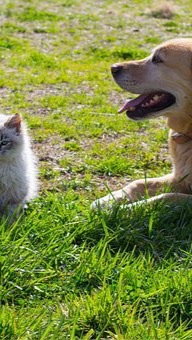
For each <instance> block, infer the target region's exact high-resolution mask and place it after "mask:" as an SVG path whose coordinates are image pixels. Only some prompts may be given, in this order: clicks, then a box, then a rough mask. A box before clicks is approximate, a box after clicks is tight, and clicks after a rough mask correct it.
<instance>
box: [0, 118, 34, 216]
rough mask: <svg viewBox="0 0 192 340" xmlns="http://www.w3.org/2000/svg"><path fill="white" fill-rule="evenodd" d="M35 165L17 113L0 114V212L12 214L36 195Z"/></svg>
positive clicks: (24, 128)
mask: <svg viewBox="0 0 192 340" xmlns="http://www.w3.org/2000/svg"><path fill="white" fill-rule="evenodd" d="M37 188H38V185H37V168H36V161H35V157H34V154H33V152H32V150H31V147H30V140H29V136H28V133H27V129H26V126H25V124H24V123H23V121H22V119H21V116H20V115H19V114H16V115H14V116H7V115H0V214H5V213H6V214H7V213H8V215H10V214H12V213H13V212H14V211H15V210H17V211H18V210H20V208H22V207H24V205H25V203H26V202H27V201H30V200H31V199H32V198H34V197H35V196H36V195H37Z"/></svg>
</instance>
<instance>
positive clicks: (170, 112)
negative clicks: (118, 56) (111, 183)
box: [92, 39, 192, 208]
mask: <svg viewBox="0 0 192 340" xmlns="http://www.w3.org/2000/svg"><path fill="white" fill-rule="evenodd" d="M111 71H112V74H113V77H114V79H115V81H116V83H117V84H118V85H119V86H120V87H121V88H123V89H124V90H127V91H130V92H132V93H136V94H138V93H139V94H141V95H140V96H139V97H138V98H136V99H133V100H130V101H127V102H126V103H125V104H124V106H123V107H122V108H121V109H120V110H119V112H123V111H126V113H127V116H128V117H129V118H131V119H133V120H143V119H145V118H155V117H158V116H162V115H163V116H166V117H167V124H168V127H169V128H170V133H169V148H170V153H171V157H172V161H173V170H172V173H171V174H169V175H166V176H163V177H160V178H151V179H147V180H146V179H145V180H144V179H143V180H136V181H134V182H132V183H130V184H129V185H127V186H126V187H124V188H123V189H121V190H118V191H114V192H112V193H111V194H109V195H107V196H105V197H103V198H101V199H98V200H96V201H95V202H93V204H92V207H93V208H96V207H98V206H100V207H101V208H102V207H105V206H108V205H109V204H110V203H112V202H114V201H121V200H127V202H138V201H139V200H141V199H142V197H143V196H145V194H146V192H147V194H148V195H149V196H150V197H151V198H149V199H148V200H147V201H148V202H151V201H154V200H159V199H161V200H168V201H175V200H176V201H177V200H187V201H188V200H189V201H191V202H192V195H191V194H192V39H175V40H171V41H168V42H165V43H163V44H161V45H160V46H158V47H157V48H156V49H155V50H154V51H153V53H152V54H151V55H150V56H149V57H148V58H145V59H143V60H139V61H131V62H124V63H118V64H114V65H113V66H112V68H111ZM164 185H166V186H167V187H169V189H170V193H164V194H160V195H157V193H159V192H160V190H161V188H162V187H163V186H164ZM155 195H157V196H155ZM139 202H143V201H139ZM136 204H137V203H136Z"/></svg>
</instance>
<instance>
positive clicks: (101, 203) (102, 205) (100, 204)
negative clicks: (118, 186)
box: [91, 196, 115, 210]
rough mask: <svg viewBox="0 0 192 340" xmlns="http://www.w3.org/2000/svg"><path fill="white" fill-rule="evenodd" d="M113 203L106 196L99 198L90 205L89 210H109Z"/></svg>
mask: <svg viewBox="0 0 192 340" xmlns="http://www.w3.org/2000/svg"><path fill="white" fill-rule="evenodd" d="M114 202H115V200H114V199H109V198H108V197H107V196H106V197H102V198H99V199H97V200H95V201H94V202H92V203H91V210H106V209H110V208H111V207H112V205H113V203H114Z"/></svg>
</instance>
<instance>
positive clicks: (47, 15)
mask: <svg viewBox="0 0 192 340" xmlns="http://www.w3.org/2000/svg"><path fill="white" fill-rule="evenodd" d="M160 7H161V6H160ZM162 9H163V7H162ZM157 14H158V15H157ZM191 25H192V14H191V2H190V1H189V0H187V1H185V3H184V2H182V1H181V0H177V1H175V2H174V11H173V15H172V16H171V17H170V19H166V18H164V15H163V13H162V12H161V9H160V12H159V6H158V13H157V10H156V3H154V2H153V1H149V0H148V1H147V0H145V1H141V0H138V1H124V0H123V1H121V2H115V1H112V0H106V1H102V2H101V1H100V2H94V1H93V0H89V1H80V0H66V1H61V0H54V1H50V0H47V1H45V0H41V1H35V0H30V1H22V0H16V1H13V0H9V1H8V0H6V1H4V2H3V4H2V6H1V31H0V61H1V62H0V105H1V112H3V113H7V114H10V113H11V112H12V113H16V112H20V113H21V114H22V115H23V117H24V118H25V120H26V122H27V124H28V126H29V129H30V134H31V137H32V141H33V148H34V152H35V153H36V154H37V156H38V157H39V179H40V183H41V189H40V194H39V197H38V199H36V200H35V201H34V202H32V203H31V204H30V206H29V207H28V209H27V210H26V211H25V213H24V214H23V215H22V216H21V217H20V218H19V219H18V220H17V221H16V222H15V223H13V224H12V225H10V224H8V223H7V221H6V220H5V219H1V242H0V260H1V264H0V285H1V289H0V303H1V310H0V338H2V339H6V340H9V339H11V340H12V339H14V340H15V339H18V340H21V339H22V340H24V339H45V338H48V339H85V340H86V339H120V340H129V339H131V340H132V339H144V340H148V339H151V340H152V339H171V340H172V339H191V338H192V323H191V320H192V307H191V305H192V290H191V286H192V271H191V263H192V253H191V226H192V213H191V208H190V207H189V206H182V205H181V206H176V207H175V206H167V205H162V204H154V205H152V206H150V207H149V206H145V205H143V206H141V207H135V208H133V209H128V208H126V207H122V208H120V207H118V206H114V209H113V210H112V211H105V212H101V211H98V212H97V213H93V212H91V211H90V203H91V202H92V201H93V200H94V199H95V198H97V197H100V196H102V195H104V194H106V193H107V192H108V191H110V190H113V189H118V188H119V187H121V186H123V185H125V184H126V183H127V181H130V180H133V179H135V178H141V177H145V176H147V177H149V176H157V175H162V174H165V173H168V172H169V171H170V168H171V164H170V159H169V156H168V150H167V134H168V131H167V129H166V128H165V126H166V124H165V121H164V119H157V120H153V121H144V122H142V123H134V122H131V121H129V120H128V119H127V117H125V116H124V115H119V114H117V110H118V108H119V107H120V106H121V105H122V103H123V101H124V100H125V99H126V98H127V96H131V95H129V94H126V93H124V92H123V91H122V90H121V89H120V88H118V87H117V85H115V83H114V82H113V81H112V77H111V74H110V66H111V64H112V63H114V62H117V61H121V60H129V59H135V58H137V59H139V58H143V57H145V56H146V55H147V54H148V53H149V51H150V50H151V49H152V48H153V47H154V46H155V45H156V44H158V43H160V42H162V41H163V40H167V39H170V38H174V37H175V36H178V35H179V36H184V37H185V36H186V37H191V36H192V35H191Z"/></svg>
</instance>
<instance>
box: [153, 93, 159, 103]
mask: <svg viewBox="0 0 192 340" xmlns="http://www.w3.org/2000/svg"><path fill="white" fill-rule="evenodd" d="M160 98H161V96H158V94H156V95H155V96H154V97H153V100H154V101H156V102H157V101H158V100H159V99H160Z"/></svg>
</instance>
